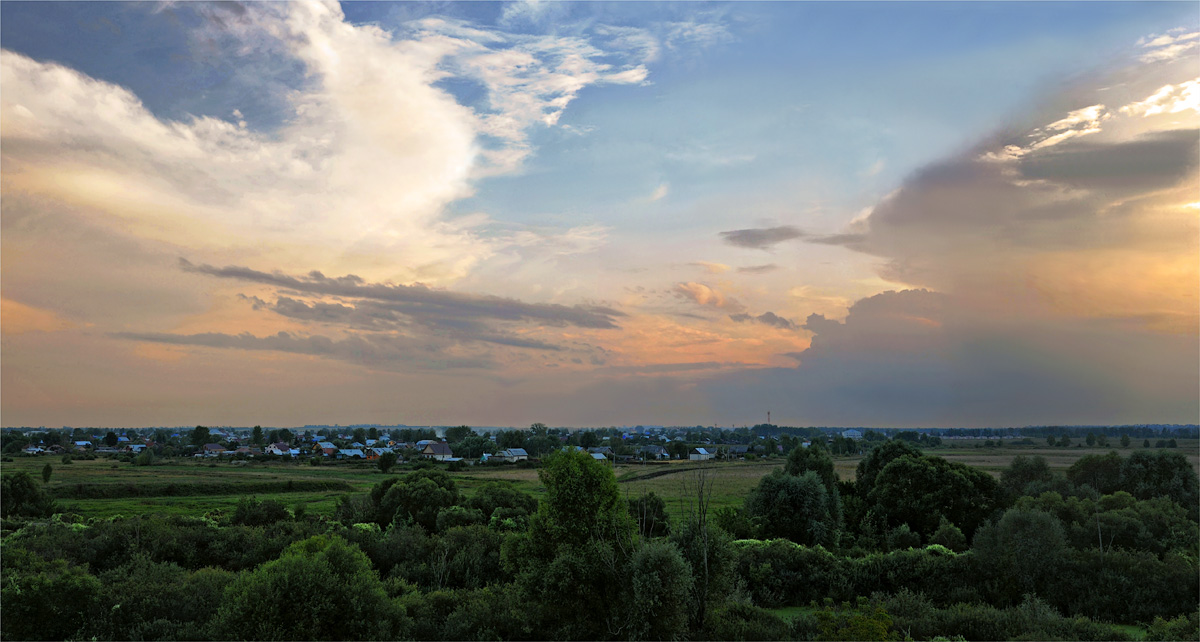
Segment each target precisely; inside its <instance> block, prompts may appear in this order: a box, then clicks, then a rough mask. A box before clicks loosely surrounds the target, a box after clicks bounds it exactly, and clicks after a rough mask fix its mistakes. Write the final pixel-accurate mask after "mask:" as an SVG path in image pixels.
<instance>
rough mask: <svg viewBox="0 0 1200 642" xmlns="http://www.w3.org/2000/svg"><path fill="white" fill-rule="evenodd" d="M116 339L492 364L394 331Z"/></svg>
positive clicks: (374, 359) (383, 363) (424, 365)
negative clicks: (331, 335) (451, 353)
mask: <svg viewBox="0 0 1200 642" xmlns="http://www.w3.org/2000/svg"><path fill="white" fill-rule="evenodd" d="M109 336H112V337H114V338H117V339H126V340H129V341H143V342H149V343H160V344H167V345H178V346H201V347H207V348H222V349H228V350H270V351H275V352H287V353H292V354H304V355H310V356H316V357H324V358H328V359H336V360H339V361H348V362H351V363H357V364H362V365H366V366H371V367H375V368H379V369H383V370H408V369H413V368H418V369H427V370H446V369H451V368H490V367H492V365H493V364H492V362H491V361H490V360H488V359H484V358H476V357H453V356H445V355H442V354H438V350H437V348H435V347H432V346H427V345H423V344H421V343H420V342H417V341H412V340H410V339H407V338H403V337H398V336H395V335H351V336H349V337H346V338H345V339H341V340H334V339H330V338H329V337H324V336H320V335H310V336H298V335H294V334H291V333H288V332H279V333H277V334H273V335H268V336H264V337H259V336H255V335H252V334H250V333H248V332H244V333H242V334H225V333H221V332H204V333H200V334H169V333H161V332H115V333H112V334H111V335H109Z"/></svg>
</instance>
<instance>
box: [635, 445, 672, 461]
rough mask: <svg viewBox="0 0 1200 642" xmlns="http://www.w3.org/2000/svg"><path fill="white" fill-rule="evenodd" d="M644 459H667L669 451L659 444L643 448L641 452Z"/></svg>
mask: <svg viewBox="0 0 1200 642" xmlns="http://www.w3.org/2000/svg"><path fill="white" fill-rule="evenodd" d="M640 452H641V454H642V458H643V459H666V458H667V456H668V455H667V449H666V448H663V447H662V446H659V445H657V444H654V445H650V446H642V450H641V451H640Z"/></svg>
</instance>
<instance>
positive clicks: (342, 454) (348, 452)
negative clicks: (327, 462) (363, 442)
mask: <svg viewBox="0 0 1200 642" xmlns="http://www.w3.org/2000/svg"><path fill="white" fill-rule="evenodd" d="M366 457H367V456H366V455H364V454H363V451H361V450H359V449H358V448H344V449H342V450H339V451H338V454H337V458H338V459H366Z"/></svg>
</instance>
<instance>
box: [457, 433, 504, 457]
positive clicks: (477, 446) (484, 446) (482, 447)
mask: <svg viewBox="0 0 1200 642" xmlns="http://www.w3.org/2000/svg"><path fill="white" fill-rule="evenodd" d="M450 448H451V449H452V450H453V451H454V455H455V456H456V457H462V458H464V459H478V458H480V457H482V456H483V453H486V452H493V451H494V450H495V446H494V445H493V444H492V440H491V439H488V438H487V437H484V436H483V435H477V434H475V433H470V434H469V435H467V436H466V438H464V439H463V440H462V441H459V442H455V443H453V444H452V445H451V446H450Z"/></svg>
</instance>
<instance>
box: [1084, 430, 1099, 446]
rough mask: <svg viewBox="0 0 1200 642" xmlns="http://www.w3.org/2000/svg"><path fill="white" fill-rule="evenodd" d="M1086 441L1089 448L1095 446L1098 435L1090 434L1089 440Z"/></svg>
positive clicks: (1088, 435)
mask: <svg viewBox="0 0 1200 642" xmlns="http://www.w3.org/2000/svg"><path fill="white" fill-rule="evenodd" d="M1084 441H1086V442H1087V445H1088V448H1091V447H1092V446H1095V445H1096V433H1093V432H1089V433H1088V434H1087V439H1085V440H1084Z"/></svg>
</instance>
